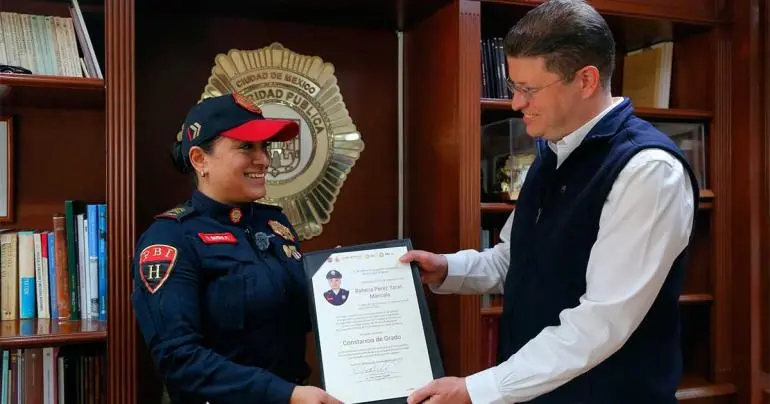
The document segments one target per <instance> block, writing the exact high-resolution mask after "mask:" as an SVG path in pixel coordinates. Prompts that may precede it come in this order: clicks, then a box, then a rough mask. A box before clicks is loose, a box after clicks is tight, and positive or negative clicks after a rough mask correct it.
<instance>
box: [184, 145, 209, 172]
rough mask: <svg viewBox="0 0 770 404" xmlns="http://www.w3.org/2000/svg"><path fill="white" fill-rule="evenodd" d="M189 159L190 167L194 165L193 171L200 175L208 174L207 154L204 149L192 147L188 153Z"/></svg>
mask: <svg viewBox="0 0 770 404" xmlns="http://www.w3.org/2000/svg"><path fill="white" fill-rule="evenodd" d="M188 157H189V159H190V165H192V167H193V169H194V170H195V171H196V172H197V173H198V174H201V173H204V172H206V164H207V161H206V153H205V152H204V151H203V149H201V148H200V147H198V146H193V147H191V148H190V151H189V152H188Z"/></svg>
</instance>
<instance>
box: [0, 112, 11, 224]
mask: <svg viewBox="0 0 770 404" xmlns="http://www.w3.org/2000/svg"><path fill="white" fill-rule="evenodd" d="M13 140H14V139H13V117H11V116H0V158H2V161H0V223H9V222H13V220H14V216H13Z"/></svg>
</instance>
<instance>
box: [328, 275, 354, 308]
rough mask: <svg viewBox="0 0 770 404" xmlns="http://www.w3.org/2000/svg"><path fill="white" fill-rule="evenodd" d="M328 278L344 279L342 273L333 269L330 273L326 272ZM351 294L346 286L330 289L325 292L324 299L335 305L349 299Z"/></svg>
mask: <svg viewBox="0 0 770 404" xmlns="http://www.w3.org/2000/svg"><path fill="white" fill-rule="evenodd" d="M326 279H327V280H331V279H342V274H341V273H339V272H338V271H336V270H333V269H332V270H331V271H329V273H327V274H326ZM349 294H350V292H349V291H348V290H347V289H345V288H339V289H338V290H337V291H334V289H329V290H327V291H326V292H324V299H326V301H327V302H329V303H331V304H333V305H335V306H340V305H342V304H343V303H345V302H347V301H348V295H349Z"/></svg>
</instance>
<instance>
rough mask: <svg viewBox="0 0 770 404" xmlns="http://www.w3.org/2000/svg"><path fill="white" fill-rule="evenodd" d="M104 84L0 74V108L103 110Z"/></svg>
mask: <svg viewBox="0 0 770 404" xmlns="http://www.w3.org/2000/svg"><path fill="white" fill-rule="evenodd" d="M104 91H105V90H104V80H101V79H92V78H84V77H60V76H39V75H25V74H13V73H0V105H4V106H14V107H33V108H76V109H81V108H89V109H98V108H104Z"/></svg>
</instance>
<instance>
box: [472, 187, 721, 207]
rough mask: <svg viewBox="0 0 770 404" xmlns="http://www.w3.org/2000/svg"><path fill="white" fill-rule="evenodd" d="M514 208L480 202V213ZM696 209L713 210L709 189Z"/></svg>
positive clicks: (704, 192) (702, 192)
mask: <svg viewBox="0 0 770 404" xmlns="http://www.w3.org/2000/svg"><path fill="white" fill-rule="evenodd" d="M514 207H516V203H515V202H482V203H481V212H482V213H507V212H512V211H513V208H514ZM698 208H699V209H701V210H708V209H712V208H714V192H713V191H712V190H710V189H704V190H701V191H700V202H699V203H698Z"/></svg>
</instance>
